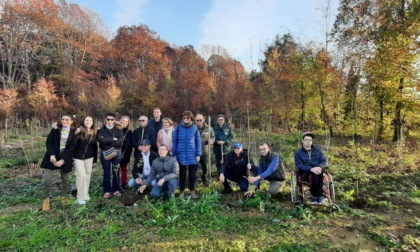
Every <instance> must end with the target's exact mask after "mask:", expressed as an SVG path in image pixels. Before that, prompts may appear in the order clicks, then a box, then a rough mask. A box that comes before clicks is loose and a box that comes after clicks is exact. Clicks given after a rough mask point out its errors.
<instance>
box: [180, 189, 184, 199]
mask: <svg viewBox="0 0 420 252" xmlns="http://www.w3.org/2000/svg"><path fill="white" fill-rule="evenodd" d="M179 198H180V199H182V200H184V199H185V193H184V191H182V192H180V193H179Z"/></svg>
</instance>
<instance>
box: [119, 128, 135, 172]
mask: <svg viewBox="0 0 420 252" xmlns="http://www.w3.org/2000/svg"><path fill="white" fill-rule="evenodd" d="M122 131H123V133H124V142H123V144H122V148H121V153H122V158H121V162H120V163H121V164H129V163H130V157H131V153H132V152H133V146H132V145H131V136H132V135H133V131H131V130H129V129H127V128H124V129H122Z"/></svg>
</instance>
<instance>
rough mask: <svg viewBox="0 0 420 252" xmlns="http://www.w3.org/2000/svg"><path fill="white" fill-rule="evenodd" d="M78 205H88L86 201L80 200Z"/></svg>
mask: <svg viewBox="0 0 420 252" xmlns="http://www.w3.org/2000/svg"><path fill="white" fill-rule="evenodd" d="M77 204H79V205H81V206H82V205H86V200H78V201H77Z"/></svg>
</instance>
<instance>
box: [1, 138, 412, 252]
mask: <svg viewBox="0 0 420 252" xmlns="http://www.w3.org/2000/svg"><path fill="white" fill-rule="evenodd" d="M296 137H298V136H297V135H296V134H292V135H290V136H289V135H274V137H273V139H274V140H272V141H276V143H275V144H274V145H273V146H274V147H273V148H274V150H275V151H279V152H280V153H281V154H282V157H283V158H284V160H285V162H286V163H290V164H292V160H293V157H292V155H293V151H292V150H293V149H294V148H296V143H295V142H294V139H295V138H296ZM22 138H26V139H27V138H28V137H27V136H25V137H24V136H22ZM41 140H44V138H39V141H41ZM31 145H33V146H37V148H40V150H38V149H33V150H31V151H32V152H31V153H42V152H43V151H45V149H44V148H45V147H43V145H42V144H41V143H36V142H33V143H31ZM276 148H277V149H276ZM359 152H361V153H359V154H360V156H361V157H363V159H362V158H361V160H360V161H358V162H356V161H355V159H354V154H355V153H354V152H352V149H351V145H350V146H334V147H332V148H331V150H330V151H328V152H326V155H327V156H328V158H329V159H330V160H332V161H333V165H332V166H331V173H332V174H333V175H334V178H335V182H336V187H337V190H336V192H337V204H338V205H339V206H340V207H341V211H339V212H334V213H331V212H330V211H329V210H328V209H327V208H322V207H313V208H311V207H307V208H302V207H301V206H299V207H296V206H294V205H292V204H291V202H290V190H289V188H288V187H289V184H286V187H285V188H284V190H283V192H282V194H281V195H279V196H277V197H274V198H271V197H269V195H268V194H267V193H266V190H267V184H263V185H262V190H261V191H260V192H258V193H257V194H256V195H255V196H254V197H252V198H250V199H247V198H245V197H243V196H242V194H241V193H238V192H237V193H234V194H232V195H221V194H220V191H221V189H222V186H221V185H220V183H218V182H217V181H216V177H215V176H216V174H215V171H214V170H213V171H212V174H213V176H214V177H213V178H212V180H213V181H212V183H211V185H210V187H203V186H202V185H201V183H199V182H198V183H197V190H198V191H199V193H200V194H201V197H200V199H198V200H192V199H187V200H185V201H183V200H180V199H179V198H177V197H176V198H172V199H170V200H166V201H165V200H154V199H150V198H149V196H145V197H144V198H142V199H141V200H139V201H138V202H136V204H134V205H132V206H124V205H123V204H122V203H121V202H120V201H119V200H117V199H115V198H111V199H108V200H106V199H103V198H102V187H101V180H102V178H101V176H102V170H101V167H100V166H98V167H96V168H94V173H93V177H92V182H91V190H90V196H91V198H92V200H91V201H89V202H88V204H87V205H86V206H83V207H79V206H77V205H75V204H73V201H74V198H72V200H70V202H68V203H66V202H63V200H62V199H61V198H60V197H58V196H54V197H52V198H51V205H52V210H51V211H49V212H42V211H40V207H41V205H42V196H41V192H42V175H41V174H39V173H36V174H35V175H33V176H30V175H29V173H28V169H27V166H26V164H25V163H23V166H20V165H18V166H16V165H15V164H10V165H8V166H7V165H2V164H5V163H7V162H12V161H13V162H17V161H16V159H12V160H8V161H7V160H1V162H0V167H1V168H0V194H1V197H0V230H2V232H0V251H3V250H5V251H71V250H75V251H118V250H123V251H355V250H368V251H388V250H396V251H400V250H401V251H410V250H411V251H414V250H415V249H417V248H418V246H419V244H420V239H419V237H420V220H419V218H418V216H419V211H418V209H420V208H419V204H420V202H419V200H418V199H419V195H420V194H419V190H418V186H419V185H420V175H419V173H418V172H416V170H415V169H413V168H412V167H409V169H405V167H404V166H403V165H401V162H394V160H392V159H390V158H388V154H389V153H390V151H389V150H387V149H386V148H384V150H383V153H385V154H386V153H388V154H387V155H385V154H383V153H380V154H374V155H371V154H370V153H372V152H371V151H370V150H369V148H368V147H363V148H361V149H360V151H359ZM31 155H32V154H31ZM406 155H409V154H406ZM411 155H412V156H409V159H410V160H411V161H410V162H409V163H410V164H409V165H411V164H412V162H413V161H412V160H415V161H414V162H417V163H418V156H416V157H415V155H416V153H415V152H412V154H411ZM384 156H385V157H386V158H385V159H386V160H388V161H386V162H384V161H381V162H377V163H375V162H376V161H378V160H379V159H383V158H384ZM288 168H289V169H290V168H293V166H292V167H288ZM213 169H214V167H213ZM401 171H404V172H401ZM72 177H73V180H74V176H73V175H72ZM198 177H199V176H198ZM56 179H57V182H56V183H55V184H54V191H53V195H59V191H60V188H59V186H60V183H59V175H58V174H56ZM357 182H358V183H359V191H358V193H357V191H356V183H357ZM235 189H236V190H238V188H237V187H235ZM131 193H132V192H131Z"/></svg>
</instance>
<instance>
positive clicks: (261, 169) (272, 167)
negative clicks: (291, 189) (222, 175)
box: [245, 143, 286, 196]
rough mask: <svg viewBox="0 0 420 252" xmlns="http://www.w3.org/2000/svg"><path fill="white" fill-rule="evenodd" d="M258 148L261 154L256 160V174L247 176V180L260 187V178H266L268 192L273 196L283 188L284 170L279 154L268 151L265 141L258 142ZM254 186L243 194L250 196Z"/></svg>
mask: <svg viewBox="0 0 420 252" xmlns="http://www.w3.org/2000/svg"><path fill="white" fill-rule="evenodd" d="M259 150H260V154H261V156H260V159H259V160H258V175H257V176H255V177H253V176H249V177H248V181H249V182H250V183H254V185H255V188H260V183H261V180H262V179H265V180H267V181H268V182H269V183H270V185H269V186H268V193H269V194H270V195H271V196H275V195H276V194H277V193H278V192H280V191H281V189H282V188H283V185H284V182H283V181H284V180H285V178H286V177H285V176H286V174H285V172H286V171H285V170H284V169H283V167H282V164H281V160H280V156H279V154H277V153H275V152H272V151H270V147H269V146H268V144H267V143H262V144H260V146H259ZM255 188H251V189H250V190H248V191H247V192H246V193H245V194H246V195H248V196H251V195H252V194H253V193H254V192H255Z"/></svg>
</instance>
